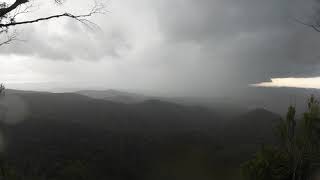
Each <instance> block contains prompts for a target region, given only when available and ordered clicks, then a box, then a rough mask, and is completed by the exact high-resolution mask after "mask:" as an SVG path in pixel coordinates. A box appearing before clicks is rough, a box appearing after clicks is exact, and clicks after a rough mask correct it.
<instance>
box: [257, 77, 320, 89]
mask: <svg viewBox="0 0 320 180" xmlns="http://www.w3.org/2000/svg"><path fill="white" fill-rule="evenodd" d="M252 86H255V87H292V88H312V89H320V77H312V78H272V79H271V81H270V82H261V83H258V84H252Z"/></svg>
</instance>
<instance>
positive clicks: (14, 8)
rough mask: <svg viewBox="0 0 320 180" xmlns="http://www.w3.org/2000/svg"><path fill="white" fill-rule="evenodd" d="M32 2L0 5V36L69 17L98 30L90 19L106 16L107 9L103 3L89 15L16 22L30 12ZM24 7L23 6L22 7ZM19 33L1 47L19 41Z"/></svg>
mask: <svg viewBox="0 0 320 180" xmlns="http://www.w3.org/2000/svg"><path fill="white" fill-rule="evenodd" d="M30 1H31V0H16V1H15V2H14V3H13V4H12V5H10V6H9V5H7V4H6V3H2V4H1V3H0V34H9V29H10V28H11V27H14V26H18V25H23V24H32V23H37V22H41V21H47V20H50V19H54V18H60V17H68V18H72V19H75V20H77V21H79V22H80V23H82V24H84V25H85V26H86V27H88V28H90V29H98V28H99V26H98V25H97V24H95V23H94V22H92V21H90V20H89V19H88V18H89V17H90V16H93V15H94V14H105V13H106V11H105V7H104V4H102V3H97V2H96V1H95V5H94V6H93V8H92V9H91V10H90V11H89V12H88V13H87V14H80V15H74V14H72V13H68V12H66V13H62V14H55V15H51V16H47V17H39V18H36V19H32V20H25V21H16V17H17V16H19V15H22V14H25V13H28V12H30V9H31V8H32V7H33V3H31V2H30ZM54 2H55V3H57V4H62V3H63V2H64V0H54ZM22 5H23V6H22ZM16 34H17V33H16V32H14V33H13V34H11V35H8V36H7V38H5V39H6V40H4V41H3V42H0V46H1V45H5V44H9V43H10V42H11V41H14V40H17V35H16Z"/></svg>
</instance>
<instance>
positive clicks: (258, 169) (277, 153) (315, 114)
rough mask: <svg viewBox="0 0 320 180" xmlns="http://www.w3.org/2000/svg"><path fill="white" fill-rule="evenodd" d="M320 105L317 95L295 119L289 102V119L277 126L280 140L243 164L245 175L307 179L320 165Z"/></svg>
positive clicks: (272, 179)
mask: <svg viewBox="0 0 320 180" xmlns="http://www.w3.org/2000/svg"><path fill="white" fill-rule="evenodd" d="M319 124H320V105H319V102H318V101H317V100H316V98H315V97H314V96H311V97H310V99H309V100H308V103H307V111H306V112H305V113H304V114H303V118H302V119H301V120H299V121H297V120H296V110H295V107H293V106H290V107H289V108H288V113H287V116H286V119H284V120H282V121H281V123H280V124H279V126H278V127H277V129H276V133H277V136H278V140H279V144H278V145H275V146H271V147H270V148H268V149H266V148H262V149H261V150H260V151H258V152H257V153H256V156H255V157H254V158H253V159H252V160H250V161H247V162H246V163H244V164H243V166H242V171H243V175H244V177H245V179H248V180H258V179H270V180H286V179H288V180H289V179H290V180H304V179H309V178H310V177H311V176H312V175H313V173H315V172H316V171H317V170H318V168H320V149H319V147H320V146H319V145H320V143H319V137H320V126H319Z"/></svg>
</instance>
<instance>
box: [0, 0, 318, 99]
mask: <svg viewBox="0 0 320 180" xmlns="http://www.w3.org/2000/svg"><path fill="white" fill-rule="evenodd" d="M317 6H318V4H317V2H316V1H315V0H306V1H301V0H280V1H279V0H268V1H256V0H199V1H194V0H139V1H135V2H132V1H130V0H119V1H110V14H108V15H106V16H103V17H98V18H97V19H95V20H96V22H97V23H98V24H99V25H100V27H101V30H102V31H90V30H88V29H86V28H85V27H83V26H82V25H81V24H79V23H77V22H74V21H70V20H68V21H65V20H58V21H54V22H50V23H48V24H49V25H46V24H47V23H42V24H40V27H39V24H37V25H32V26H26V27H23V30H22V38H26V39H27V40H28V42H26V43H19V42H17V43H12V44H11V45H9V46H6V47H1V49H0V53H1V54H4V55H8V54H15V55H17V54H18V55H23V56H31V57H32V56H35V57H36V58H39V59H43V60H74V63H76V62H77V61H76V60H90V61H94V60H102V61H109V60H110V59H117V60H120V62H121V63H119V64H117V65H116V66H117V68H116V70H118V69H121V71H122V73H119V74H116V75H114V76H116V77H118V79H119V81H120V80H121V81H122V82H117V83H116V84H117V85H119V84H121V85H120V86H121V87H126V84H130V85H127V86H130V87H128V88H132V86H134V85H132V84H136V85H135V86H136V87H133V88H138V87H139V86H142V85H143V83H138V82H135V83H132V79H133V77H136V78H138V79H139V80H140V81H142V82H146V83H145V84H147V85H148V87H147V88H149V89H152V88H153V89H160V90H161V89H162V90H164V91H180V92H181V91H187V92H190V93H195V94H196V93H201V92H225V90H226V89H233V88H237V87H242V86H247V85H248V84H253V83H258V82H261V81H268V80H270V78H273V77H290V76H295V77H309V76H319V75H320V74H319V72H320V71H319V68H320V66H319V58H320V52H319V49H320V33H318V32H315V31H314V30H313V29H311V28H308V27H306V26H304V25H302V24H300V23H298V22H297V21H296V20H295V19H296V18H298V19H301V20H303V21H309V20H311V19H310V17H311V15H314V13H315V12H316V11H317V9H318V7H317ZM57 25H59V29H58V30H57V31H55V30H53V29H51V28H52V27H54V26H57ZM83 68H86V67H83ZM116 70H115V72H116ZM70 73H72V72H70ZM137 74H138V75H137ZM139 74H143V75H139ZM99 75H100V76H101V74H99ZM108 75H109V76H110V74H108ZM92 76H95V75H92ZM147 82H148V83H147ZM141 88H142V87H140V89H141Z"/></svg>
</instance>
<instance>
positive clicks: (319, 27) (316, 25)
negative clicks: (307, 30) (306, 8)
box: [295, 19, 320, 32]
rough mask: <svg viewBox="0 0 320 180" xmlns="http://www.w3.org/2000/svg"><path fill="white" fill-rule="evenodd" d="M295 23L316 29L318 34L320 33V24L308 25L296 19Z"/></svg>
mask: <svg viewBox="0 0 320 180" xmlns="http://www.w3.org/2000/svg"><path fill="white" fill-rule="evenodd" d="M295 21H296V22H298V23H300V24H302V25H304V26H307V27H311V28H312V29H314V30H315V31H317V32H320V23H317V22H315V23H307V22H303V21H301V20H299V19H295Z"/></svg>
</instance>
